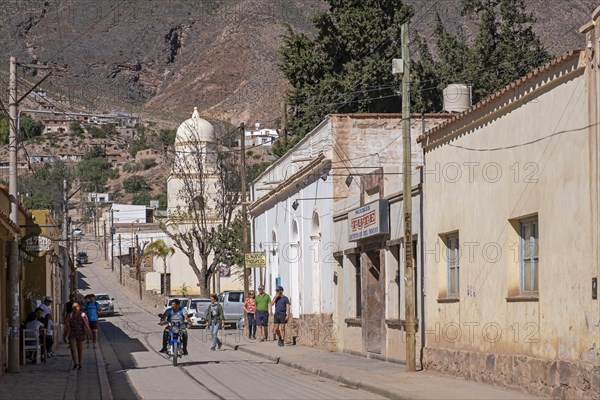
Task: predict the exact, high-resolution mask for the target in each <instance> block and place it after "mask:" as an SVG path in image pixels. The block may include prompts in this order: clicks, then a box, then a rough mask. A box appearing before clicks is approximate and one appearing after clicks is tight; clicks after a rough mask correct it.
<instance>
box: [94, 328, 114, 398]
mask: <svg viewBox="0 0 600 400" xmlns="http://www.w3.org/2000/svg"><path fill="white" fill-rule="evenodd" d="M98 339H99V340H98V343H97V345H96V347H95V348H94V352H95V354H96V368H97V370H98V381H99V383H100V394H101V398H102V400H112V399H113V397H112V391H111V390H110V384H109V383H108V375H107V374H106V367H105V365H104V357H103V356H102V351H101V350H100V346H101V344H100V343H102V342H103V341H104V340H105V339H106V337H105V336H104V334H103V333H102V331H101V330H100V329H98Z"/></svg>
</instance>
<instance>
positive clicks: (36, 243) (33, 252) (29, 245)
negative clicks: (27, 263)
mask: <svg viewBox="0 0 600 400" xmlns="http://www.w3.org/2000/svg"><path fill="white" fill-rule="evenodd" d="M51 247H52V239H50V238H49V237H47V236H44V235H30V236H25V237H24V238H23V239H22V240H21V249H23V251H25V253H27V254H29V255H30V256H33V257H43V256H45V255H46V253H48V252H49V251H50V248H51Z"/></svg>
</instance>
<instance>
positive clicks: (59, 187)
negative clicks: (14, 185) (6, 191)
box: [19, 160, 73, 210]
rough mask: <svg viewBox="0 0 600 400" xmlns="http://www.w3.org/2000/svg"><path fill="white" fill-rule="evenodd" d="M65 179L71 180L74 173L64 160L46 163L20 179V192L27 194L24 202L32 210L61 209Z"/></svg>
mask: <svg viewBox="0 0 600 400" xmlns="http://www.w3.org/2000/svg"><path fill="white" fill-rule="evenodd" d="M65 179H66V180H67V183H69V182H71V181H72V179H73V174H72V173H71V171H70V170H69V168H68V167H67V165H66V164H65V163H64V162H63V161H61V160H57V161H52V162H47V163H44V164H43V165H42V166H41V167H40V168H37V169H35V170H34V172H33V174H31V175H28V176H24V177H22V178H21V179H19V192H21V193H23V194H24V195H25V197H24V199H23V203H24V204H25V206H27V208H29V209H31V210H36V209H44V210H60V209H61V205H62V199H63V180H65Z"/></svg>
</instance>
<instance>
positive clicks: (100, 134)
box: [87, 125, 106, 139]
mask: <svg viewBox="0 0 600 400" xmlns="http://www.w3.org/2000/svg"><path fill="white" fill-rule="evenodd" d="M87 131H88V133H89V134H90V136H91V137H93V138H94V139H105V138H106V133H105V132H104V131H103V130H102V129H100V128H98V127H97V126H95V125H91V126H89V127H88V128H87Z"/></svg>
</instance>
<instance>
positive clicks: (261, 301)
mask: <svg viewBox="0 0 600 400" xmlns="http://www.w3.org/2000/svg"><path fill="white" fill-rule="evenodd" d="M254 302H255V303H256V325H257V326H258V336H260V341H261V342H264V341H265V340H267V339H268V335H269V315H270V314H271V311H270V310H271V307H269V303H270V302H271V296H269V295H268V294H267V293H265V287H264V286H263V285H260V286H259V287H258V294H257V295H256V297H255V299H254ZM255 339H256V337H255Z"/></svg>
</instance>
